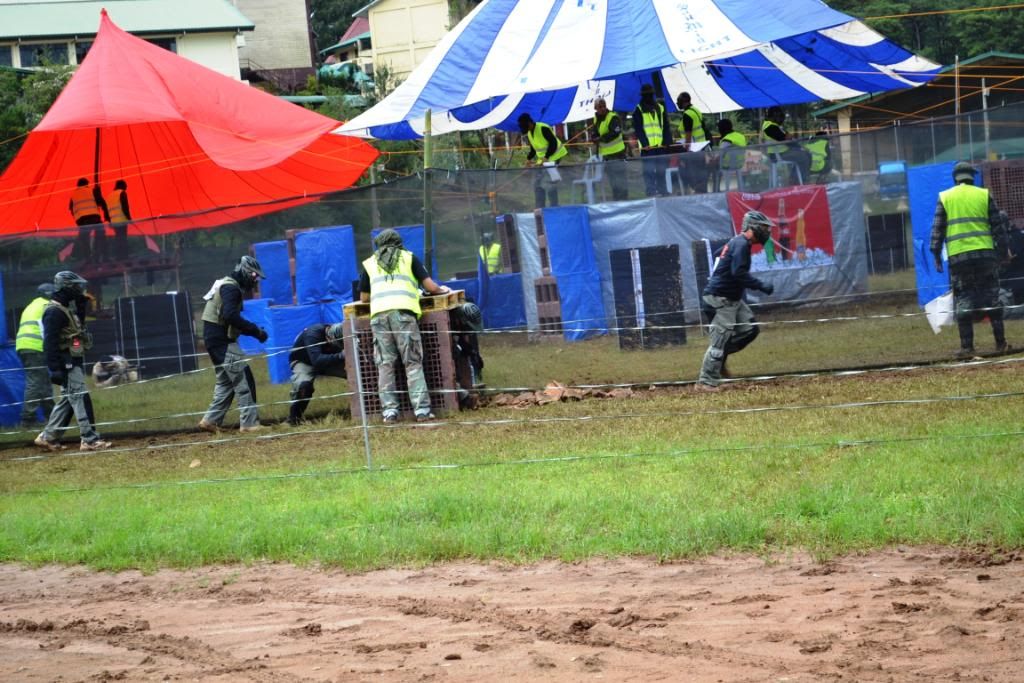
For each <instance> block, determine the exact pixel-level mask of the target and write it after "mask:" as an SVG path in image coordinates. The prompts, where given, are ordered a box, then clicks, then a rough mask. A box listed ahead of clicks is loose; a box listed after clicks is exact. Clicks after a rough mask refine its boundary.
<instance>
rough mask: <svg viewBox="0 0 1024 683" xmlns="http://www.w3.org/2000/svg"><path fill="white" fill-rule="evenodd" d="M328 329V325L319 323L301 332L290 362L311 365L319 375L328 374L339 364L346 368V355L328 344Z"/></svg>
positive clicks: (293, 347)
mask: <svg viewBox="0 0 1024 683" xmlns="http://www.w3.org/2000/svg"><path fill="white" fill-rule="evenodd" d="M327 328H328V325H324V324H321V323H318V324H316V325H310V326H309V327H307V328H306V329H304V330H303V331H302V332H299V336H297V337H296V338H295V343H294V344H292V350H291V353H289V354H288V362H289V363H305V364H306V365H311V366H313V372H314V373H315V374H318V375H323V374H327V373H328V371H329V370H332V369H336V367H337V366H338V365H339V364H340V365H342V366H344V365H345V354H344V353H343V352H342V351H341V349H340V348H338V347H336V346H334V345H333V344H328V343H327Z"/></svg>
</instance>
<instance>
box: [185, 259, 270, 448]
mask: <svg viewBox="0 0 1024 683" xmlns="http://www.w3.org/2000/svg"><path fill="white" fill-rule="evenodd" d="M261 277H264V275H263V269H262V268H261V267H260V264H259V261H257V260H256V259H254V258H253V257H252V256H248V255H247V256H243V257H242V258H241V259H240V260H239V262H238V265H237V266H235V269H234V271H232V272H231V274H230V275H228V276H227V277H223V278H221V279H219V280H217V281H216V282H214V283H213V286H212V287H211V288H210V291H209V292H207V293H206V295H205V296H203V299H205V300H206V307H205V308H204V309H203V341H204V342H205V343H206V352H207V353H208V354H210V360H212V361H213V364H214V367H215V368H216V373H217V383H216V385H214V387H213V401H212V402H211V403H210V407H209V408H207V410H206V415H204V416H203V419H202V420H200V421H199V429H201V430H203V431H204V432H216V431H217V430H218V429H220V426H221V424H222V423H223V422H224V416H225V415H226V414H227V412H228V408H229V407H230V406H231V401H232V399H233V398H234V397H235V396H236V395H237V396H238V411H239V413H240V418H239V425H238V429H239V431H241V432H255V431H258V430H260V429H262V426H261V425H260V418H259V410H258V409H257V408H256V380H254V379H253V376H252V370H250V369H249V364H248V363H246V362H245V354H243V353H242V347H240V346H239V345H238V337H239V335H243V334H244V335H248V336H250V337H255V338H256V339H258V340H260V342H265V341H267V331H266V330H264V329H263V328H262V327H259V326H257V325H256V324H255V323H252V322H250V321H249V320H246V319H245V318H244V317H243V316H242V292H243V290H244V291H246V292H251V291H252V290H253V288H255V287H256V283H257V282H259V279H260V278H261Z"/></svg>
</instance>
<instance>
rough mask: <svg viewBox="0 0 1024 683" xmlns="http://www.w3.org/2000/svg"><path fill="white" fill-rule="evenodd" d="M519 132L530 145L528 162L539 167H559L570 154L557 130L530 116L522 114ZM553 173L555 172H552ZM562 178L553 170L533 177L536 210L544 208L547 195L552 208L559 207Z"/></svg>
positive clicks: (539, 171) (544, 170) (538, 172)
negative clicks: (552, 165)
mask: <svg viewBox="0 0 1024 683" xmlns="http://www.w3.org/2000/svg"><path fill="white" fill-rule="evenodd" d="M517 122H518V124H519V132H520V133H522V134H523V136H524V137H525V138H526V141H527V142H528V143H529V144H530V152H529V153H528V154H527V155H526V161H527V162H531V161H533V162H535V163H536V165H537V166H549V165H550V164H554V165H558V163H559V162H560V161H561V160H562V159H564V158H565V155H567V154H568V153H569V150H568V149H566V147H565V143H563V142H562V141H561V140H559V139H558V135H556V134H555V129H554V128H552V127H551V126H549V125H548V124H546V123H542V122H540V121H534V120H533V117H532V116H530V115H529V114H525V113H524V114H520V115H519V119H518V121H517ZM552 171H553V172H552ZM560 181H561V176H560V175H559V173H558V171H557V170H555V169H553V168H545V169H538V170H537V171H536V173H535V175H534V177H533V196H534V199H535V200H536V204H537V206H536V208H538V209H543V208H544V199H545V194H546V195H547V202H548V204H550V205H551V206H558V183H559V182H560Z"/></svg>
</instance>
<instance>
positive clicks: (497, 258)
mask: <svg viewBox="0 0 1024 683" xmlns="http://www.w3.org/2000/svg"><path fill="white" fill-rule="evenodd" d="M480 260H481V261H483V262H484V265H486V266H487V272H488V273H489V274H491V275H494V274H495V273H500V272H501V245H500V244H498V243H497V242H492V243H491V246H490V248H487V247H485V246H483V245H481V246H480Z"/></svg>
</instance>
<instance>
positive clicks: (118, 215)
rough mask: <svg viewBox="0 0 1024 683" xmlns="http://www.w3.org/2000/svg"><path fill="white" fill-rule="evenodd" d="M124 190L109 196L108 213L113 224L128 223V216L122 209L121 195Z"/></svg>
mask: <svg viewBox="0 0 1024 683" xmlns="http://www.w3.org/2000/svg"><path fill="white" fill-rule="evenodd" d="M123 192H124V190H114V192H113V193H112V194H109V195H107V197H106V199H107V213H108V214H109V215H110V222H111V223H127V222H128V216H125V215H124V210H123V209H121V195H122V193H123Z"/></svg>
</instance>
